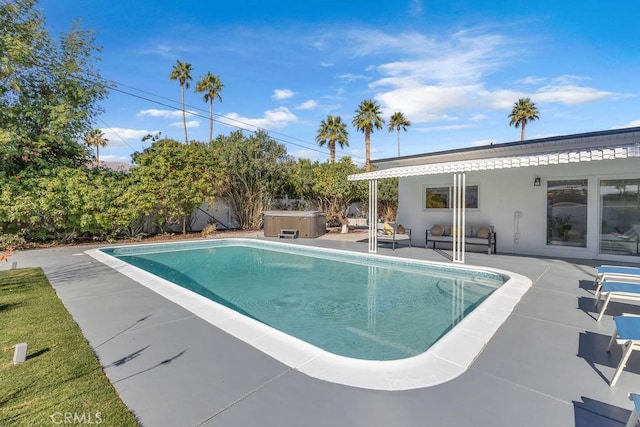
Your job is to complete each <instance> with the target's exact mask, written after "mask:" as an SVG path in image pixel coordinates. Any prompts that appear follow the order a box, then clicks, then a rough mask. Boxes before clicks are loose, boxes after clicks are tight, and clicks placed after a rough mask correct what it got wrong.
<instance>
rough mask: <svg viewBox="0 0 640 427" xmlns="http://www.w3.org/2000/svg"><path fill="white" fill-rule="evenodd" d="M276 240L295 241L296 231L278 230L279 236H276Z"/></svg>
mask: <svg viewBox="0 0 640 427" xmlns="http://www.w3.org/2000/svg"><path fill="white" fill-rule="evenodd" d="M278 238H280V239H284V238H289V239H297V238H298V230H292V229H286V228H285V229H282V230H280V234H278Z"/></svg>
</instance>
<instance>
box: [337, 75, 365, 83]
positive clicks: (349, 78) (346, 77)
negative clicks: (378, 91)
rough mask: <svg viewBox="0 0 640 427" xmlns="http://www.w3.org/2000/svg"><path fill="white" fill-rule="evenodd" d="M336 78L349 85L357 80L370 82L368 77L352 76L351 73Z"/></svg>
mask: <svg viewBox="0 0 640 427" xmlns="http://www.w3.org/2000/svg"><path fill="white" fill-rule="evenodd" d="M336 78H338V79H340V80H344V81H346V82H349V83H351V82H355V81H357V80H371V79H370V78H369V77H368V76H364V75H362V74H352V73H346V74H340V75H338V76H336Z"/></svg>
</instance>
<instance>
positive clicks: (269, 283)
mask: <svg viewBox="0 0 640 427" xmlns="http://www.w3.org/2000/svg"><path fill="white" fill-rule="evenodd" d="M88 253H89V254H90V255H92V256H94V257H96V258H98V259H100V260H102V261H106V262H107V263H108V264H109V265H111V266H113V267H117V268H118V269H119V270H120V271H122V272H123V273H124V274H126V275H128V276H129V277H132V278H134V279H135V280H137V281H138V282H140V283H142V284H144V285H145V286H147V287H149V288H151V289H153V290H154V291H156V292H158V293H160V294H162V295H164V296H167V297H169V298H170V299H172V300H174V301H175V302H177V303H178V304H180V305H182V306H183V307H185V308H187V309H189V310H191V311H192V312H194V313H195V314H196V315H198V316H200V317H202V318H204V319H205V320H208V321H210V322H211V323H213V324H215V325H216V326H218V327H221V328H222V329H224V330H226V331H227V332H229V333H231V334H232V335H235V336H237V337H238V338H241V339H243V340H245V341H246V342H248V343H249V344H251V345H253V346H254V347H256V348H258V349H260V350H262V351H264V352H265V353H267V354H269V355H271V356H273V357H275V358H276V359H278V360H280V361H282V362H283V363H285V364H287V365H289V366H292V367H295V368H296V369H299V370H300V371H302V372H305V373H307V374H309V375H311V376H315V377H319V378H322V379H326V380H329V381H334V382H339V383H342V384H349V385H355V386H360V387H368V388H378V389H406V388H415V387H419V386H426V385H432V384H433V383H438V382H442V381H441V380H440V378H443V377H447V378H452V377H454V376H457V375H459V373H461V372H463V371H464V369H466V368H467V367H468V365H469V364H470V363H471V362H472V361H473V359H475V357H476V356H477V354H478V353H479V351H480V350H481V349H482V347H484V344H486V341H487V340H488V339H489V338H490V335H492V334H493V332H491V333H490V334H489V332H488V331H485V329H486V328H485V326H486V325H487V324H489V325H494V326H495V328H493V331H495V329H497V327H498V326H499V324H501V323H502V322H503V321H504V319H505V318H506V315H508V312H510V309H508V308H506V309H505V308H504V307H505V306H504V304H498V306H500V307H501V308H498V307H494V308H496V309H495V310H494V311H493V312H489V311H487V310H483V311H484V313H483V311H480V313H479V314H477V313H476V312H477V311H478V310H479V309H478V310H475V311H474V309H475V308H476V307H478V306H479V307H480V308H482V307H483V306H485V305H487V304H488V305H494V306H495V305H496V301H498V302H500V301H501V300H502V302H503V303H504V302H509V304H510V305H511V309H512V307H513V305H515V303H514V300H515V297H516V295H515V294H514V289H519V291H517V292H515V293H516V294H521V293H523V292H524V291H525V290H526V287H528V285H527V284H526V280H525V281H522V280H521V279H522V278H520V277H514V275H513V273H506V272H500V271H491V270H488V269H477V268H476V269H469V268H466V267H464V268H458V267H455V268H454V267H452V266H451V265H449V264H448V265H443V264H434V263H426V262H419V261H408V260H403V259H398V258H391V257H381V256H372V255H369V254H355V253H352V252H345V251H334V250H331V251H329V250H323V249H318V248H309V247H301V246H299V245H291V244H282V243H275V242H266V241H258V240H251V239H224V240H213V241H199V242H187V243H169V244H159V245H158V244H156V245H138V246H129V247H119V248H107V249H103V250H102V251H88ZM514 278H515V279H518V281H519V282H521V283H520V285H519V286H516V287H515V288H514V283H515V282H514ZM503 283H504V284H503ZM176 284H177V285H179V286H181V287H180V288H178V287H177V286H176ZM529 284H530V281H529ZM492 294H493V295H492ZM490 295H492V296H491V297H490ZM205 298H207V299H205ZM518 298H519V297H518ZM485 300H486V301H485ZM483 301H484V303H482V302H483ZM492 301H493V303H492ZM481 303H482V304H481ZM505 310H508V311H507V312H506V315H505ZM465 316H466V317H465ZM474 318H476V319H475V321H469V319H471V320H473V319H474ZM456 324H459V325H458V326H456V327H455V328H454V326H455V325H456ZM465 324H466V326H465ZM456 331H457V333H454V332H456ZM461 333H463V334H466V335H468V336H466V337H463V338H464V340H455V339H454V338H455V336H456V335H458V336H459V338H460V334H461ZM451 337H453V338H451ZM452 340H453V341H459V342H458V344H457V345H456V346H457V348H455V349H454V348H450V347H451V345H450V344H447V343H448V342H449V341H452ZM434 343H435V345H434ZM472 347H475V348H476V349H477V351H475V350H474V351H475V354H471V353H473V352H474V351H471V352H469V351H470V350H471V348H472ZM465 349H466V350H465ZM453 350H455V354H454V352H453ZM467 350H469V351H467ZM447 354H449V355H447ZM426 362H429V363H426ZM425 363H426V365H425ZM428 365H429V366H431V369H429V372H420V371H422V370H424V369H425V367H427V366H428ZM412 366H413V367H414V368H415V367H416V366H417V367H418V368H420V369H418V370H417V371H416V372H409V371H410V370H411V369H414V368H410V367H412ZM374 368H375V369H374ZM372 369H373V370H375V371H377V372H378V374H377V375H374V376H373V377H371V372H370V371H371V370H372ZM407 369H409V371H407ZM414 370H415V369H414ZM341 371H342V374H341V373H340V372H341ZM344 371H349V372H348V374H347V372H344ZM345 374H346V375H345ZM376 377H377V378H376Z"/></svg>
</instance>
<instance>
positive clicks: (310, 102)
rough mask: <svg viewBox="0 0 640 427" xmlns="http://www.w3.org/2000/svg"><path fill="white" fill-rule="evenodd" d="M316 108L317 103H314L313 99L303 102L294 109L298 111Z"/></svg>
mask: <svg viewBox="0 0 640 427" xmlns="http://www.w3.org/2000/svg"><path fill="white" fill-rule="evenodd" d="M317 106H318V101H316V100H315V99H310V100H308V101H305V102H303V103H302V104H300V105H298V106H297V107H296V109H298V110H313V109H315V108H316V107H317Z"/></svg>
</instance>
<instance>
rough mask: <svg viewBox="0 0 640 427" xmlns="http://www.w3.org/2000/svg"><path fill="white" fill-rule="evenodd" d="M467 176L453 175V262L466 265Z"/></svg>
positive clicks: (461, 174) (462, 174)
mask: <svg viewBox="0 0 640 427" xmlns="http://www.w3.org/2000/svg"><path fill="white" fill-rule="evenodd" d="M466 183H467V176H466V174H465V173H464V172H463V173H459V174H454V175H453V197H452V199H453V229H454V233H453V236H452V237H453V262H457V263H464V253H465V237H464V236H465V234H466V230H465V227H466V202H465V200H466Z"/></svg>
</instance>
